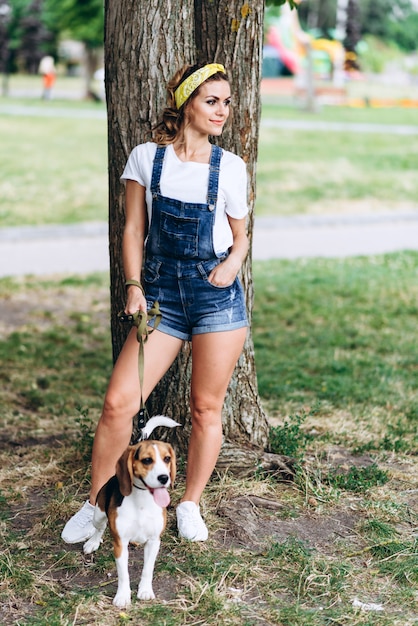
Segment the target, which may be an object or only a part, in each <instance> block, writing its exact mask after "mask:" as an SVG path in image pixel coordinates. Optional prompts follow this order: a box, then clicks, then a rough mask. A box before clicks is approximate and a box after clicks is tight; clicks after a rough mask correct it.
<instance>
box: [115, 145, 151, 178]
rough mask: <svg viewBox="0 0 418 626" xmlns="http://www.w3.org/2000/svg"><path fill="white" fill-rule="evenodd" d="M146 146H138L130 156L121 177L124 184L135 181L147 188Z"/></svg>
mask: <svg viewBox="0 0 418 626" xmlns="http://www.w3.org/2000/svg"><path fill="white" fill-rule="evenodd" d="M145 157H146V154H145V144H141V145H139V146H136V148H134V149H133V150H132V152H131V154H130V155H129V158H128V160H127V162H126V165H125V169H124V170H123V174H122V176H121V177H120V179H121V181H122V182H125V181H126V180H135V181H136V182H137V183H139V184H140V185H142V186H143V187H146V176H145V171H144V165H145Z"/></svg>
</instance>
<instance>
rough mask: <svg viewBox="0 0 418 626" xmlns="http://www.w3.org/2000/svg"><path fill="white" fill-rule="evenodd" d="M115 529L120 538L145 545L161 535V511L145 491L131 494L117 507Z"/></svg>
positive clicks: (162, 525)
mask: <svg viewBox="0 0 418 626" xmlns="http://www.w3.org/2000/svg"><path fill="white" fill-rule="evenodd" d="M116 529H117V531H118V533H119V535H120V536H121V537H126V538H127V539H128V540H129V541H137V542H138V543H145V542H147V541H149V540H150V539H155V538H158V537H159V536H160V535H161V533H162V531H163V529H164V516H163V511H162V509H161V507H159V506H158V505H157V504H155V502H154V499H153V497H152V495H151V494H150V493H148V492H147V491H141V492H138V493H136V492H133V493H132V494H131V495H130V496H126V497H125V498H124V499H123V502H122V504H121V506H120V507H118V513H117V517H116Z"/></svg>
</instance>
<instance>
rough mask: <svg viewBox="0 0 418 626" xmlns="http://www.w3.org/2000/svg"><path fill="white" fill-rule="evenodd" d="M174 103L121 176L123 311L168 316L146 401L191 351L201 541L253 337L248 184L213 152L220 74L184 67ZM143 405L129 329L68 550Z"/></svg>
mask: <svg viewBox="0 0 418 626" xmlns="http://www.w3.org/2000/svg"><path fill="white" fill-rule="evenodd" d="M168 92H169V99H168V107H167V108H166V109H165V110H164V112H163V115H162V120H161V122H160V123H159V124H158V125H157V127H156V128H155V129H154V130H155V143H152V142H148V143H145V144H141V145H139V146H137V147H136V148H134V150H133V151H132V153H131V155H130V157H129V159H128V162H127V164H126V167H125V170H124V172H123V175H122V180H124V181H126V225H125V230H124V235H123V266H124V272H125V278H126V282H127V296H126V306H125V312H126V313H134V312H136V311H138V310H142V311H146V310H147V309H149V308H150V307H151V305H152V304H153V302H154V301H155V300H158V302H159V305H160V309H161V312H162V316H163V317H162V321H161V322H160V324H159V326H158V330H155V331H154V332H153V333H151V334H150V336H149V339H148V341H147V342H146V343H145V351H144V360H145V372H144V376H143V389H142V397H143V399H144V400H146V398H147V397H148V396H149V394H150V393H151V391H152V390H153V388H154V387H155V386H156V384H157V383H158V381H159V380H160V379H161V377H162V376H163V375H164V374H165V372H166V371H167V370H168V368H169V367H170V365H171V364H172V363H173V361H174V360H175V358H176V356H177V354H178V353H179V351H180V348H181V346H182V343H183V341H191V342H192V355H193V356H192V376H191V392H190V405H191V415H192V429H191V435H190V441H189V446H188V459H187V472H186V489H185V493H184V495H183V497H182V499H181V502H180V504H179V505H178V507H177V524H178V530H179V534H180V536H181V537H184V538H186V539H189V540H191V541H205V540H206V539H207V536H208V531H207V528H206V525H205V523H204V521H203V519H202V517H201V515H200V509H199V502H200V498H201V495H202V492H203V490H204V488H205V486H206V484H207V482H208V480H209V478H210V476H211V474H212V472H213V470H214V467H215V464H216V461H217V458H218V455H219V451H220V447H221V441H222V421H221V413H222V405H223V402H224V399H225V394H226V390H227V386H228V384H229V381H230V379H231V376H232V373H233V370H234V367H235V365H236V362H237V360H238V357H239V355H240V353H241V351H242V348H243V345H244V341H245V337H246V332H247V326H248V322H247V317H246V311H245V304H244V296H243V291H242V287H241V285H240V282H239V280H238V278H237V274H238V272H239V270H240V267H241V265H242V262H243V260H244V258H245V256H246V254H247V251H248V240H247V236H246V232H245V218H246V214H247V210H248V209H247V202H246V195H247V178H246V168H245V164H244V162H243V161H242V159H240V158H239V157H238V156H236V155H234V154H232V153H231V152H226V151H224V150H222V149H221V148H218V147H217V146H212V145H211V143H209V136H210V135H212V136H219V135H221V133H222V129H223V127H224V125H225V122H226V121H227V119H228V117H229V108H230V101H231V91H230V86H229V82H228V79H227V76H226V73H225V69H224V67H223V66H222V65H219V64H215V63H211V64H207V65H203V66H198V65H196V66H193V67H191V66H186V67H185V68H183V69H182V70H180V71H179V72H177V74H176V75H175V76H174V77H173V79H172V81H170V83H169V84H168ZM148 224H149V225H150V226H149V232H148V236H147V237H146V233H147V225H148ZM143 261H144V262H143ZM142 267H143V268H144V269H143V281H144V282H143V287H142V285H141V283H140V279H141V268H142ZM140 395H141V390H140V385H139V380H138V342H137V339H136V328H133V329H132V330H131V332H130V334H129V335H128V337H127V339H126V342H125V344H124V346H123V348H122V351H121V353H120V356H119V358H118V360H117V362H116V364H115V367H114V370H113V373H112V376H111V379H110V383H109V387H108V390H107V393H106V397H105V401H104V407H103V412H102V415H101V418H100V420H99V423H98V426H97V430H96V434H95V439H94V445H93V457H92V484H91V491H90V499H89V500H88V501H87V502H86V503H85V504H84V506H83V507H82V509H80V511H79V512H78V513H76V514H75V515H74V516H73V517H72V518H71V519H70V520H69V522H68V523H67V524H66V526H65V528H64V530H63V532H62V538H63V539H64V541H66V542H68V543H77V542H79V541H85V540H86V539H88V538H89V537H90V536H91V534H92V533H93V525H92V516H93V509H94V507H93V504H94V502H95V498H96V494H97V492H98V490H99V489H100V487H101V486H102V485H103V484H104V483H105V482H106V481H107V480H108V479H109V478H110V477H111V476H113V475H114V473H115V465H116V462H117V460H118V458H119V457H120V456H121V454H122V453H123V451H124V449H125V448H126V447H127V445H128V444H129V440H130V437H131V431H132V416H133V415H135V414H136V413H137V412H138V408H139V398H140Z"/></svg>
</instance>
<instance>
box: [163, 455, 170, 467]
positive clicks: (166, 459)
mask: <svg viewBox="0 0 418 626" xmlns="http://www.w3.org/2000/svg"><path fill="white" fill-rule="evenodd" d="M170 461H171V456H165V457H164V463H167V465H168V464H169V463H170Z"/></svg>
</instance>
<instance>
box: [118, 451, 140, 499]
mask: <svg viewBox="0 0 418 626" xmlns="http://www.w3.org/2000/svg"><path fill="white" fill-rule="evenodd" d="M135 450H136V446H129V447H128V448H126V450H125V452H124V453H123V454H122V456H121V457H120V459H119V461H118V462H117V463H116V477H117V479H118V481H119V489H120V492H121V494H122V495H123V496H129V495H130V494H131V492H132V482H133V469H132V457H133V455H134V452H135Z"/></svg>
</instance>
